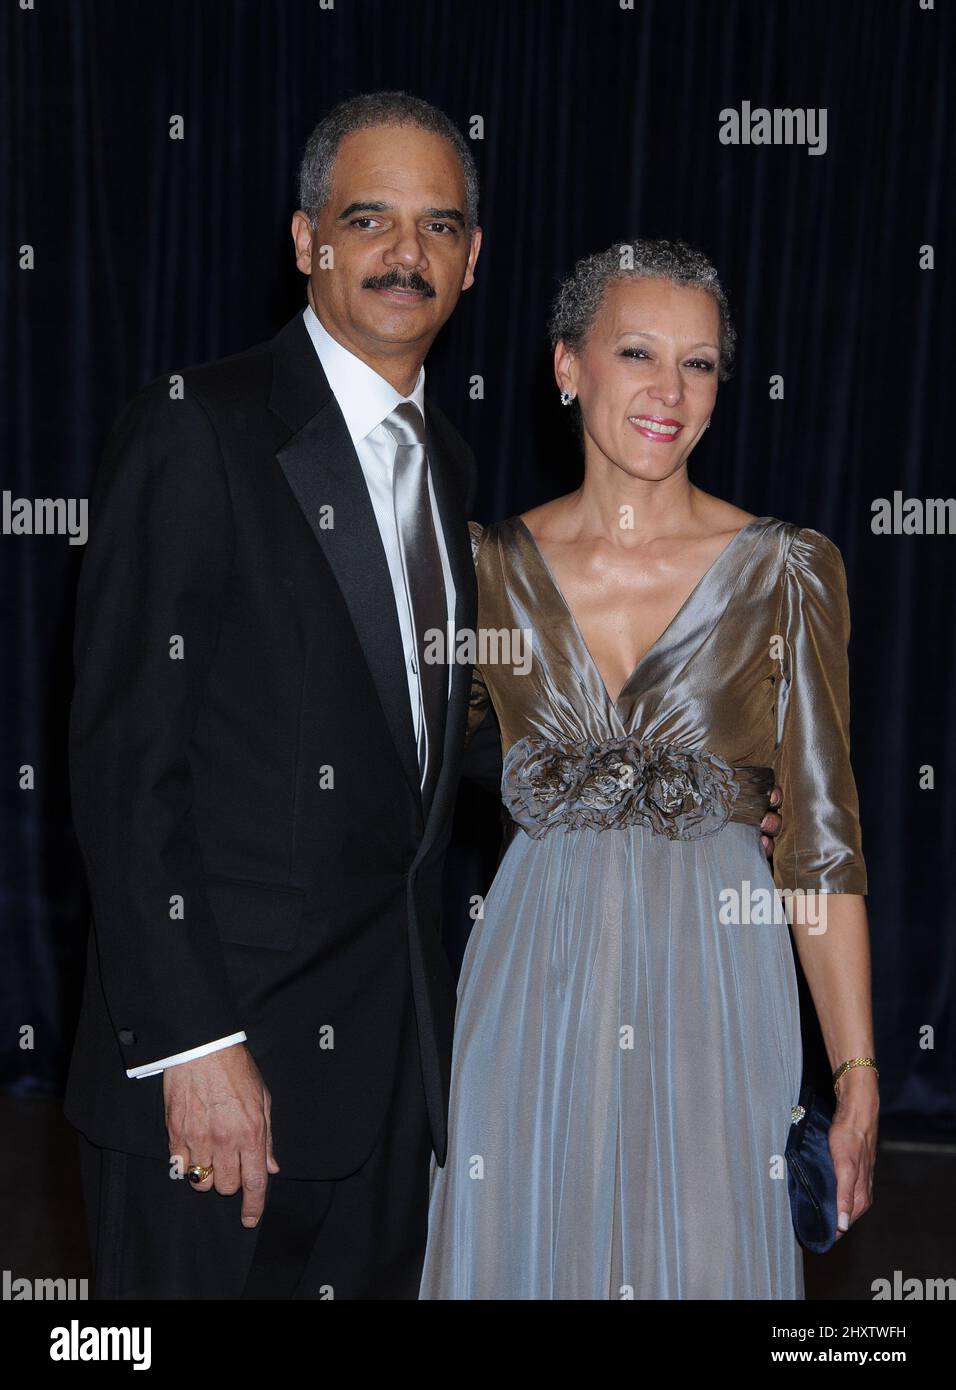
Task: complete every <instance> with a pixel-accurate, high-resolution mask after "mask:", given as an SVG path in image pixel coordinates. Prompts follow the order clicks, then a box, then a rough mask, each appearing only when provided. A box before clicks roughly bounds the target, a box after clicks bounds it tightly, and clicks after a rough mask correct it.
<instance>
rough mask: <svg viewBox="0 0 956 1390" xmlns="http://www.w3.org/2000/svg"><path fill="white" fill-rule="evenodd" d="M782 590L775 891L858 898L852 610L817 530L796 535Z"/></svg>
mask: <svg viewBox="0 0 956 1390" xmlns="http://www.w3.org/2000/svg"><path fill="white" fill-rule="evenodd" d="M783 584H784V587H783V595H782V604H781V619H780V622H781V635H782V637H783V639H784V641H783V672H782V679H781V682H780V688H779V698H778V705H777V725H778V743H777V751H776V757H775V764H776V767H775V770H776V773H777V781H778V782H779V784H780V787H781V790H782V792H783V804H782V807H781V815H782V817H783V826H782V828H781V830H780V834H779V835H778V836H777V839H776V841H775V844H774V855H773V873H774V880H775V882H776V885H777V887H778V888H779V889H780V890H781V891H782V890H784V889H788V888H789V889H804V890H815V891H817V892H823V893H860V894H865V893H866V867H865V865H864V862H863V855H862V851H861V836H860V822H859V803H858V798H857V790H856V782H855V781H854V777H853V769H852V767H851V765H850V695H849V670H848V664H847V644H848V642H849V637H850V612H849V603H848V600H847V591H846V574H845V572H844V568H843V558H842V556H841V555H840V552H839V550H838V549H837V547H836V546H835V545H834V544H833V542H832V541H831V540H829V539H828V538H827V537H826V536H824V535H821V533H820V532H819V531H812V530H809V529H804V530H802V531H798V532H797V533H796V535H795V536H794V538H793V541H792V543H791V547H790V551H789V553H788V556H787V561H786V569H785V574H784V581H783Z"/></svg>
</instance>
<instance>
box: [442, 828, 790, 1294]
mask: <svg viewBox="0 0 956 1390" xmlns="http://www.w3.org/2000/svg"><path fill="white" fill-rule="evenodd" d="M759 833H760V832H759V830H757V829H756V828H755V827H754V826H752V825H746V824H739V823H736V822H729V823H727V824H726V825H724V827H723V828H722V829H721V830H720V831H719V832H718V833H717V834H713V835H708V836H705V837H703V838H700V839H694V840H669V839H667V838H665V837H664V836H662V835H657V834H653V833H652V832H651V831H650V830H649V829H648V828H646V827H645V826H641V825H630V826H624V827H620V828H615V829H603V830H597V829H591V828H583V829H572V830H564V829H556V830H553V831H552V832H550V833H548V834H547V835H545V836H544V837H543V838H540V839H532V838H530V837H529V836H528V835H527V834H525V833H524V831H519V832H518V833H517V834H516V835H515V838H514V839H513V840H512V842H511V844H510V846H509V848H508V851H507V853H506V855H505V857H504V859H503V860H502V862H501V865H500V867H499V870H498V873H497V875H496V877H495V880H494V883H493V884H492V887H491V889H490V891H489V893H488V895H487V897H486V899H485V904H484V915H483V918H482V919H481V920H479V921H478V922H476V924H475V926H474V929H473V930H472V934H471V937H470V940H469V942H468V947H467V951H466V954H465V959H464V963H463V967H462V974H461V979H460V982H459V991H458V1001H459V1002H458V1013H457V1020H456V1026H455V1047H454V1062H453V1070H452V1084H451V1103H450V1115H449V1128H450V1135H449V1151H448V1157H447V1161H446V1163H445V1165H444V1167H442V1168H438V1167H437V1166H436V1164H435V1161H434V1158H433V1160H432V1175H431V1203H430V1211H429V1231H428V1246H427V1252H426V1256H425V1265H424V1271H423V1275H422V1284H421V1292H420V1297H421V1298H422V1299H685V1298H687V1299H799V1298H802V1297H803V1261H802V1253H801V1250H800V1247H799V1245H798V1244H797V1242H796V1238H795V1236H794V1232H793V1226H792V1223H791V1218H790V1205H789V1198H788V1192H787V1180H786V1168H785V1164H784V1161H783V1154H784V1149H785V1147H786V1142H787V1133H788V1129H789V1126H790V1122H791V1115H790V1111H791V1107H792V1106H793V1105H795V1104H796V1103H797V1099H798V1096H799V1089H800V1080H801V1070H802V1049H801V1040H800V1020H799V1006H798V998H797V984H796V976H795V971H794V963H793V955H792V949H791V945H790V934H789V928H788V927H787V925H786V923H785V922H780V921H779V920H778V921H777V922H774V923H762V924H759V925H758V924H750V923H748V924H746V925H744V924H743V923H742V922H740V921H739V920H738V921H735V922H733V923H728V922H727V921H725V920H721V918H722V915H725V912H726V910H724V911H723V912H722V907H721V904H722V901H723V900H722V899H721V897H720V895H721V893H722V891H723V890H726V889H733V890H736V891H737V892H738V893H740V892H743V893H744V894H746V893H747V892H748V891H749V892H750V893H753V891H754V890H759V889H769V890H770V891H771V893H772V892H773V878H772V875H771V873H770V869H769V867H768V865H767V862H766V860H765V859H764V856H763V853H762V851H761V848H760V844H759ZM745 885H748V886H749V887H745ZM732 915H734V914H733V913H732ZM737 915H738V916H739V914H737Z"/></svg>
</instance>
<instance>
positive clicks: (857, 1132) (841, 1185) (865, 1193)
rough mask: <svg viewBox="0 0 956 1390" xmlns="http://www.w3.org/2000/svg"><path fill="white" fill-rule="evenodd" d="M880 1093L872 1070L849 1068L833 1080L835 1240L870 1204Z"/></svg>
mask: <svg viewBox="0 0 956 1390" xmlns="http://www.w3.org/2000/svg"><path fill="white" fill-rule="evenodd" d="M879 1112H880V1094H879V1089H878V1086H877V1076H876V1072H875V1071H873V1070H872V1069H871V1068H869V1067H851V1069H850V1070H849V1071H848V1072H845V1073H844V1074H843V1076H842V1077H841V1078H840V1080H839V1081H838V1082H837V1106H836V1111H835V1113H834V1116H833V1123H832V1124H831V1126H830V1154H831V1156H832V1158H833V1166H834V1168H835V1169H836V1180H837V1227H838V1229H837V1240H839V1239H840V1237H841V1236H842V1235H844V1234H845V1232H846V1231H847V1230H849V1228H850V1227H851V1226H852V1225H853V1223H854V1221H859V1219H860V1217H861V1216H862V1215H863V1213H864V1212H865V1211H868V1210H869V1208H870V1207H871V1206H872V1205H873V1174H874V1170H875V1167H876V1129H877V1117H878V1116H879Z"/></svg>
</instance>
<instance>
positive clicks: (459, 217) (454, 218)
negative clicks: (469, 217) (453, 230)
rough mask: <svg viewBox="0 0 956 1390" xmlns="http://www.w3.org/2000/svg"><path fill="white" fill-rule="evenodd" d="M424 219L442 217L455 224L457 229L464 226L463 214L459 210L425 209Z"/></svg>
mask: <svg viewBox="0 0 956 1390" xmlns="http://www.w3.org/2000/svg"><path fill="white" fill-rule="evenodd" d="M425 216H426V217H444V218H447V219H448V221H449V222H457V223H458V225H459V227H464V225H465V214H464V213H463V212H462V211H461V209H460V208H426V209H425Z"/></svg>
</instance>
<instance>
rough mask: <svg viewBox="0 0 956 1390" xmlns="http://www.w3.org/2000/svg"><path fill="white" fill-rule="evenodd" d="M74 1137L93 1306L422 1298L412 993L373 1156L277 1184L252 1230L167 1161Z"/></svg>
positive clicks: (424, 1201)
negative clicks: (341, 1169) (109, 1302)
mask: <svg viewBox="0 0 956 1390" xmlns="http://www.w3.org/2000/svg"><path fill="white" fill-rule="evenodd" d="M130 1085H131V1086H134V1085H136V1082H135V1081H130ZM79 1139H80V1165H81V1173H82V1180H83V1191H84V1199H85V1202H86V1213H87V1223H88V1228H89V1235H90V1249H91V1254H92V1259H93V1268H94V1297H95V1298H101V1299H114V1298H115V1299H173V1298H188V1299H193V1298H200V1299H201V1298H226V1299H239V1298H298V1299H329V1298H335V1299H342V1298H345V1299H406V1298H407V1299H416V1298H417V1297H418V1285H419V1279H420V1277H421V1269H422V1261H423V1259H424V1254H425V1239H426V1235H427V1227H428V1176H429V1162H430V1155H431V1136H430V1131H429V1128H428V1118H427V1113H426V1110H425V1096H424V1091H423V1089H422V1079H421V1061H420V1058H419V1051H418V1034H417V1029H416V1025H415V1018H414V1008H413V1005H412V1002H411V997H410V996H409V1000H408V1006H407V1009H406V1016H405V1024H404V1028H403V1033H402V1042H401V1047H400V1054H399V1057H398V1058H397V1067H396V1075H395V1085H394V1089H393V1093H392V1098H391V1101H390V1105H389V1110H388V1114H387V1116H386V1119H385V1124H384V1126H383V1128H382V1132H381V1134H380V1135H379V1138H378V1141H377V1143H376V1145H375V1147H374V1149H373V1150H372V1153H371V1154H370V1155H369V1157H368V1159H367V1160H366V1161H365V1163H364V1164H363V1165H362V1167H361V1168H360V1169H358V1171H357V1172H355V1173H353V1174H351V1175H350V1176H349V1177H347V1178H341V1179H336V1180H332V1181H327V1182H323V1181H315V1182H305V1181H293V1180H291V1179H284V1178H282V1176H281V1175H279V1176H277V1177H270V1179H269V1188H268V1193H267V1197H266V1205H265V1210H264V1212H263V1215H262V1218H261V1219H260V1221H259V1225H258V1226H257V1227H256V1228H255V1229H254V1230H246V1229H245V1228H244V1227H243V1226H242V1224H241V1222H240V1220H239V1213H240V1208H241V1201H242V1194H241V1193H236V1194H234V1195H233V1196H231V1197H222V1196H220V1195H219V1193H218V1192H215V1191H212V1192H194V1191H193V1190H192V1188H191V1186H190V1184H189V1182H188V1181H187V1180H186V1179H180V1180H174V1179H171V1178H170V1176H169V1165H168V1164H166V1163H165V1162H163V1161H161V1160H158V1159H152V1158H141V1157H138V1156H137V1155H134V1154H125V1153H118V1152H116V1151H114V1150H110V1149H101V1148H98V1147H97V1146H96V1145H95V1144H91V1143H90V1141H89V1140H88V1139H86V1138H85V1136H83V1135H82V1134H81V1135H80V1136H79ZM277 1157H278V1159H279V1162H280V1164H281V1162H282V1155H281V1153H280V1154H278V1155H277Z"/></svg>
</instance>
